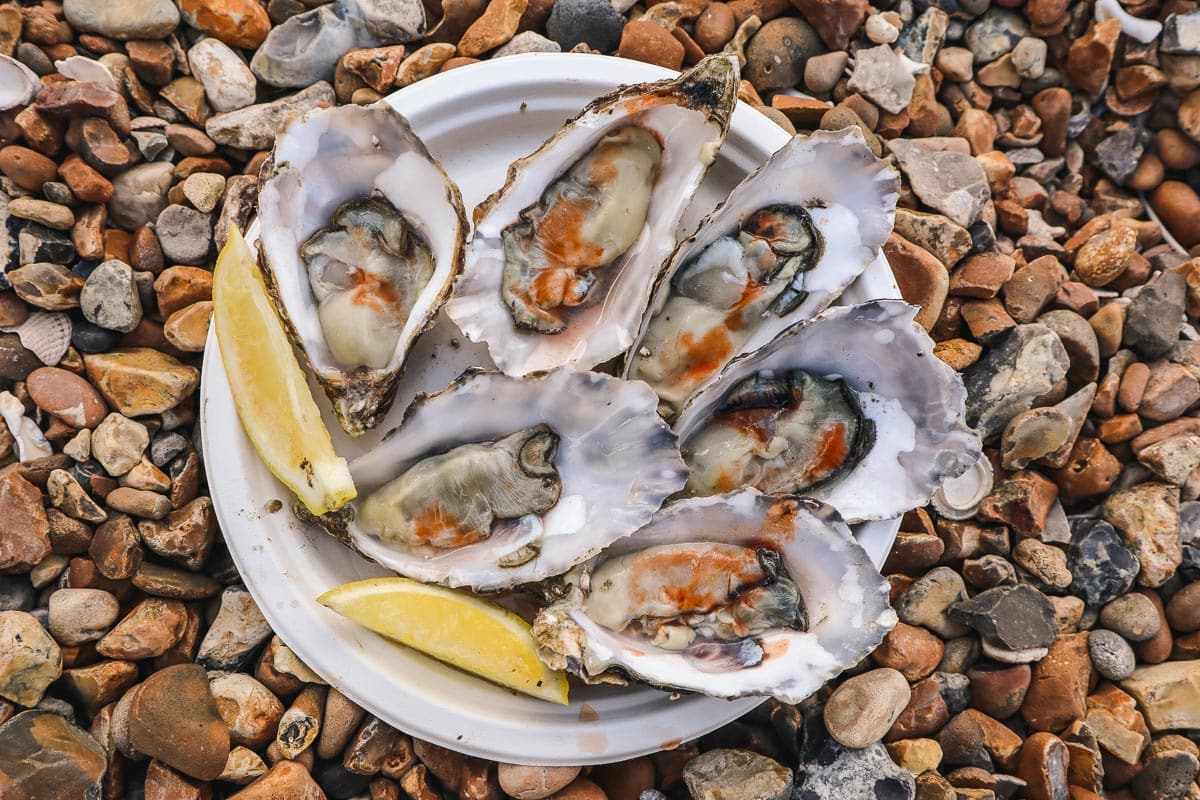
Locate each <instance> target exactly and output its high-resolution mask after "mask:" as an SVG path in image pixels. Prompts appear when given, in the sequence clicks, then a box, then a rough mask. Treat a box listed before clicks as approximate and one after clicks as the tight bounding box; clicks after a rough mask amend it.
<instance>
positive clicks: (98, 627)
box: [49, 589, 121, 647]
mask: <svg viewBox="0 0 1200 800" xmlns="http://www.w3.org/2000/svg"><path fill="white" fill-rule="evenodd" d="M120 612H121V609H120V605H119V604H118V603H117V598H116V597H114V596H113V595H112V594H110V593H109V592H106V591H103V590H101V589H59V590H58V591H56V592H54V593H53V594H51V595H50V616H49V626H50V633H51V634H52V635H53V636H54V638H55V639H57V640H58V643H59V644H62V645H66V646H68V647H74V646H77V645H81V644H85V643H87V642H94V641H96V640H97V639H99V638H100V637H102V636H104V634H105V633H106V632H107V631H108V629H109V628H110V627H112V624H113V623H114V622H116V621H117V615H118V614H120Z"/></svg>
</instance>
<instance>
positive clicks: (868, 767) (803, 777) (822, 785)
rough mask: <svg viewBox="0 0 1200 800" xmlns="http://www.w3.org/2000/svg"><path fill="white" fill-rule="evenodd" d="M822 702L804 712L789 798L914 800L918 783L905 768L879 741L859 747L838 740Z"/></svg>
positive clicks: (795, 799) (800, 799) (807, 799)
mask: <svg viewBox="0 0 1200 800" xmlns="http://www.w3.org/2000/svg"><path fill="white" fill-rule="evenodd" d="M823 715H824V706H822V705H820V704H814V705H813V706H812V707H811V708H809V709H808V710H806V711H805V713H804V727H803V740H802V743H801V746H800V753H799V763H798V764H797V767H796V789H795V791H794V792H793V793H792V800H829V798H831V797H845V798H859V797H863V798H873V800H913V798H915V797H916V793H917V787H916V782H915V781H914V780H913V776H912V774H911V773H909V772H908V770H906V769H904V768H902V767H900V766H898V765H897V764H896V763H895V762H894V761H892V759H891V756H889V755H888V752H887V749H886V748H885V747H884V746H883V745H882V744H881V743H879V742H876V743H875V744H872V745H870V746H868V747H864V748H862V749H860V750H855V749H851V748H849V747H845V746H843V745H840V744H838V743H837V742H836V741H834V739H833V738H832V737H831V736H829V734H828V732H827V731H826V730H825V726H824V722H823V720H822V717H823Z"/></svg>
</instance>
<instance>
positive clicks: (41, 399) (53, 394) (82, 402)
mask: <svg viewBox="0 0 1200 800" xmlns="http://www.w3.org/2000/svg"><path fill="white" fill-rule="evenodd" d="M25 388H26V390H27V391H28V392H29V398H30V399H31V400H33V402H34V403H35V404H36V405H37V407H38V408H40V409H42V410H43V411H45V412H46V413H48V414H53V415H54V416H56V417H58V418H59V419H61V420H63V421H64V422H66V423H67V424H68V425H71V426H73V427H76V428H92V427H95V426H96V425H98V424H99V423H100V420H102V419H103V418H104V415H105V413H106V411H107V408H106V407H105V405H104V399H103V398H102V397H101V396H100V394H99V393H98V392H97V391H96V390H95V389H93V388H92V386H91V384H89V383H88V382H87V381H85V380H84V379H83V378H80V377H79V376H78V375H76V374H74V373H73V372H68V371H67V370H65V369H59V368H57V367H40V368H38V369H35V370H34V371H33V372H31V373H29V375H28V377H27V378H26V379H25Z"/></svg>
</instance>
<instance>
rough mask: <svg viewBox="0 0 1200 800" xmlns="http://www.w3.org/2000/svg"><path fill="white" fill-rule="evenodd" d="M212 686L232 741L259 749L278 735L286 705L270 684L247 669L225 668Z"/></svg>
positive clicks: (238, 744)
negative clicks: (243, 671) (272, 690)
mask: <svg viewBox="0 0 1200 800" xmlns="http://www.w3.org/2000/svg"><path fill="white" fill-rule="evenodd" d="M209 688H210V690H211V691H212V694H213V698H214V699H215V700H216V703H217V711H218V713H219V714H220V715H221V719H222V720H224V722H225V725H226V726H227V727H228V728H229V740H230V742H231V743H232V744H234V745H235V746H243V747H250V748H255V749H259V748H263V747H265V746H266V745H267V744H269V743H270V742H271V741H272V740H273V739H274V738H275V734H276V730H277V728H278V726H279V720H280V718H282V717H283V712H284V707H283V703H281V702H279V700H278V698H276V697H275V695H274V694H272V692H271V691H270V690H269V689H268V688H267V687H265V686H263V685H262V684H261V683H259V682H258V681H256V680H255V679H254V678H252V677H251V676H249V675H247V674H245V673H242V672H223V673H218V674H215V675H213V676H212V679H211V680H210V682H209Z"/></svg>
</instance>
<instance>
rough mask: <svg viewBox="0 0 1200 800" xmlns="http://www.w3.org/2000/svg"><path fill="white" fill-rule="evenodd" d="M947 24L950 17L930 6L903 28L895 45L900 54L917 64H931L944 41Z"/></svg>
mask: <svg viewBox="0 0 1200 800" xmlns="http://www.w3.org/2000/svg"><path fill="white" fill-rule="evenodd" d="M949 24H950V16H949V15H948V14H947V13H946V12H945V11H943V10H942V9H940V8H937V7H935V6H932V5H931V6H930V7H929V8H927V9H925V11H924V12H923V13H922V14H921V16H919V17H917V18H916V20H914V21H913V22H911V23H909V24H908V25H905V26H904V30H903V31H901V33H900V38H899V39H897V40H896V45H897V46H898V47H899V48H900V52H901V53H903V54H904V55H905V56H907V57H908V58H910V59H912V60H913V61H915V62H917V63H918V64H933V60H934V58H935V57H936V56H937V53H938V51H939V50H941V49H942V45H943V44H944V43H945V41H946V28H947V26H948V25H949Z"/></svg>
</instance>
